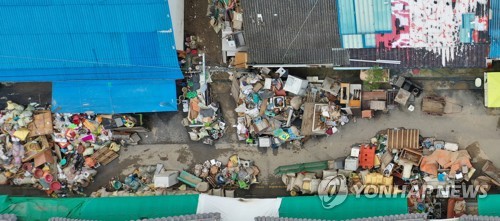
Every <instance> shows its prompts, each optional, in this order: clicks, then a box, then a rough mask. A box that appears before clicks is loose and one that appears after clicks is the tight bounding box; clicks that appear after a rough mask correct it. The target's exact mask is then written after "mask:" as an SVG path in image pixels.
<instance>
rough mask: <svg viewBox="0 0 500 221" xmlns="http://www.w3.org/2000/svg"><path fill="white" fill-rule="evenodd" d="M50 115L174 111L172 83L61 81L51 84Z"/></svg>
mask: <svg viewBox="0 0 500 221" xmlns="http://www.w3.org/2000/svg"><path fill="white" fill-rule="evenodd" d="M52 111H53V112H61V113H83V112H86V111H93V112H95V113H103V114H113V113H141V112H162V111H177V94H176V88H175V81H174V80H108V81H106V80H96V81H64V82H54V83H53V84H52Z"/></svg>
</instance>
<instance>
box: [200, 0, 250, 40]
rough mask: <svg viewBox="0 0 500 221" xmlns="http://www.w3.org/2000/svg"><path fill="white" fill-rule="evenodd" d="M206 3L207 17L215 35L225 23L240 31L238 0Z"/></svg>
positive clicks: (241, 22) (241, 19) (240, 19)
mask: <svg viewBox="0 0 500 221" xmlns="http://www.w3.org/2000/svg"><path fill="white" fill-rule="evenodd" d="M208 2H209V3H208V8H207V16H208V17H209V18H210V25H211V26H212V28H213V29H214V31H215V32H216V33H219V31H220V30H222V29H223V28H224V25H225V23H229V24H230V26H232V27H233V28H234V29H237V30H241V29H242V25H243V16H242V14H241V11H242V9H241V6H240V3H239V0H222V1H220V0H209V1H208ZM231 23H232V24H231Z"/></svg>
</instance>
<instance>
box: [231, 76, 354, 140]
mask: <svg viewBox="0 0 500 221" xmlns="http://www.w3.org/2000/svg"><path fill="white" fill-rule="evenodd" d="M230 79H231V80H232V81H233V83H232V87H233V88H232V89H231V91H233V97H234V99H235V101H236V103H237V107H236V109H235V111H236V113H238V120H237V125H235V127H236V129H237V135H238V138H239V140H240V141H245V142H246V143H247V144H249V145H256V146H260V147H273V148H278V147H279V146H281V145H282V144H284V143H286V142H291V143H293V144H294V145H301V144H302V142H303V140H305V139H304V138H306V137H307V136H314V135H332V134H335V133H336V132H338V130H339V128H340V127H341V126H344V125H346V124H348V123H349V122H350V121H351V120H352V119H353V113H352V112H353V109H359V108H360V99H361V98H360V96H361V85H359V84H348V83H341V82H339V81H337V80H334V79H331V78H327V79H325V80H318V79H317V78H314V77H313V78H310V79H309V80H306V79H301V78H299V77H296V76H293V75H291V74H290V73H288V71H287V70H285V69H283V68H279V69H277V70H271V69H269V68H262V69H261V70H260V73H246V74H243V73H236V74H234V75H231V77H230ZM235 92H237V94H235ZM259 141H263V142H262V143H261V142H259Z"/></svg>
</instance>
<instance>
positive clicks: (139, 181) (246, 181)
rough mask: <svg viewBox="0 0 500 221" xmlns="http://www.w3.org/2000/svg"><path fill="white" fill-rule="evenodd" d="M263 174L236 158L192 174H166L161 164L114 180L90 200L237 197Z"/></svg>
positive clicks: (200, 167) (202, 166) (205, 165)
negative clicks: (202, 195)
mask: <svg viewBox="0 0 500 221" xmlns="http://www.w3.org/2000/svg"><path fill="white" fill-rule="evenodd" d="M259 173H260V170H259V168H258V167H257V166H255V165H254V163H253V161H251V160H244V159H240V158H239V157H238V155H233V156H231V157H230V158H229V159H228V162H227V163H226V164H223V163H222V162H220V161H218V160H215V159H212V160H207V161H205V162H204V163H203V164H196V165H195V166H194V168H193V170H192V173H191V172H190V171H184V170H183V171H180V172H179V171H175V170H166V169H165V168H164V167H163V165H162V164H158V165H149V166H141V167H138V168H136V169H135V170H134V171H133V172H132V173H131V174H128V175H127V176H125V177H115V178H113V179H111V180H110V181H109V183H108V185H106V186H105V187H103V188H102V189H100V190H98V191H96V192H94V193H92V194H91V197H108V196H153V195H168V194H187V193H208V194H211V195H217V196H224V195H225V196H226V197H234V190H235V189H238V188H239V189H249V188H250V187H251V185H253V184H257V183H259V181H258V179H257V177H258V175H259Z"/></svg>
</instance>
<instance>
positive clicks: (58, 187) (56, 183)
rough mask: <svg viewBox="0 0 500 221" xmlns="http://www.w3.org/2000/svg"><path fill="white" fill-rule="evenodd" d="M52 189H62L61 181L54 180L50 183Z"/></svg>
mask: <svg viewBox="0 0 500 221" xmlns="http://www.w3.org/2000/svg"><path fill="white" fill-rule="evenodd" d="M50 189H51V190H54V191H55V190H60V189H61V183H59V182H58V181H54V182H52V183H50Z"/></svg>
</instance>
